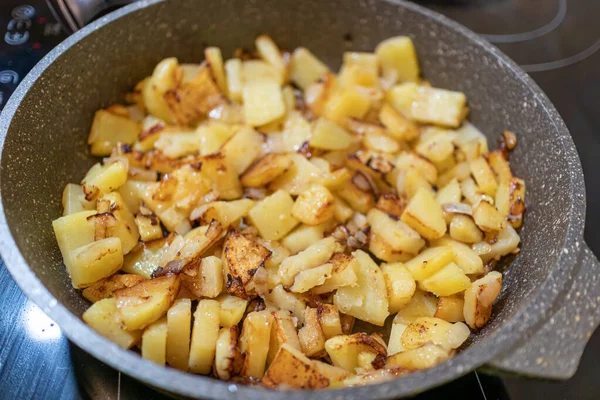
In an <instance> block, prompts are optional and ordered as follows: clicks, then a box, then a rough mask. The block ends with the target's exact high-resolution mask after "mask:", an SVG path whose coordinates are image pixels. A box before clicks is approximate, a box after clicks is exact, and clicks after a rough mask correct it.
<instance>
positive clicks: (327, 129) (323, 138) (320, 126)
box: [308, 118, 352, 150]
mask: <svg viewBox="0 0 600 400" xmlns="http://www.w3.org/2000/svg"><path fill="white" fill-rule="evenodd" d="M308 144H310V146H311V147H314V148H316V149H323V150H344V149H347V148H348V147H349V146H350V145H351V144H352V136H351V135H350V134H349V133H348V132H347V131H346V130H345V129H344V128H342V127H341V126H339V125H338V124H336V123H335V122H332V121H329V120H327V119H325V118H319V119H318V120H317V122H316V123H315V126H314V128H313V133H312V135H311V137H310V140H309V141H308Z"/></svg>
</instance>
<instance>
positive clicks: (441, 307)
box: [433, 295, 465, 322]
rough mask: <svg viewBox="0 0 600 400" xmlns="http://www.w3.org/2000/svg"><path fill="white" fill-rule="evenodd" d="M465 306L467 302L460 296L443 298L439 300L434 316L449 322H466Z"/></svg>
mask: <svg viewBox="0 0 600 400" xmlns="http://www.w3.org/2000/svg"><path fill="white" fill-rule="evenodd" d="M464 305H465V300H464V298H462V297H461V296H460V295H456V296H442V297H440V299H439V300H438V305H437V309H436V310H435V314H434V315H433V316H434V317H435V318H440V319H443V320H444V321H448V322H461V321H464V320H465V316H464V313H463V308H464Z"/></svg>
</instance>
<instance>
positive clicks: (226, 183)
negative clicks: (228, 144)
mask: <svg viewBox="0 0 600 400" xmlns="http://www.w3.org/2000/svg"><path fill="white" fill-rule="evenodd" d="M231 160H232V159H231V158H229V157H226V156H225V155H224V154H222V153H213V154H209V155H207V156H205V157H204V158H203V159H202V170H201V171H202V176H204V177H205V178H206V179H207V180H208V182H210V183H211V185H212V188H213V190H214V191H215V192H217V193H218V194H219V198H221V199H223V200H234V199H237V198H239V197H241V195H242V193H243V191H242V185H241V183H240V180H239V178H238V171H237V169H236V166H235V165H234V164H233V163H232V162H231ZM157 215H158V216H159V217H160V214H158V213H157ZM161 220H163V223H164V222H165V221H164V219H163V218H162V217H161ZM167 228H169V226H167Z"/></svg>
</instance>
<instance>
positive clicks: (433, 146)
mask: <svg viewBox="0 0 600 400" xmlns="http://www.w3.org/2000/svg"><path fill="white" fill-rule="evenodd" d="M453 138H454V134H453V133H452V131H449V130H446V129H441V128H434V127H429V128H426V129H425V131H424V132H423V134H422V135H421V137H420V139H419V141H418V143H417V144H416V146H415V151H416V153H417V154H419V155H420V156H422V157H425V158H426V159H428V160H429V161H431V162H433V163H434V164H436V165H439V164H440V163H442V162H443V161H444V160H446V159H448V157H451V156H452V153H453V152H454V144H453V143H452V139H453Z"/></svg>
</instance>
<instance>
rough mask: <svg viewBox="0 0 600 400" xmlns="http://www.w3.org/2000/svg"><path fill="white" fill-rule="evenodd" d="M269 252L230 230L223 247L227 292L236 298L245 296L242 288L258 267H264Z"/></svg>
mask: <svg viewBox="0 0 600 400" xmlns="http://www.w3.org/2000/svg"><path fill="white" fill-rule="evenodd" d="M270 255H271V251H270V250H269V249H267V248H266V247H264V246H262V245H261V244H259V243H258V242H256V241H255V240H252V239H249V238H248V237H246V236H244V235H243V234H242V233H241V232H240V231H238V230H235V229H231V230H230V231H229V233H228V234H227V238H226V239H225V244H224V246H223V258H224V261H225V273H226V275H227V283H226V288H227V291H228V292H229V293H230V294H232V295H236V296H238V297H242V298H245V297H246V296H247V294H246V292H245V290H244V287H245V286H246V285H247V284H248V282H250V280H251V279H252V277H253V276H254V273H255V272H256V270H257V269H258V268H259V267H262V266H264V264H265V261H266V259H267V258H268V257H269V256H270Z"/></svg>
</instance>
